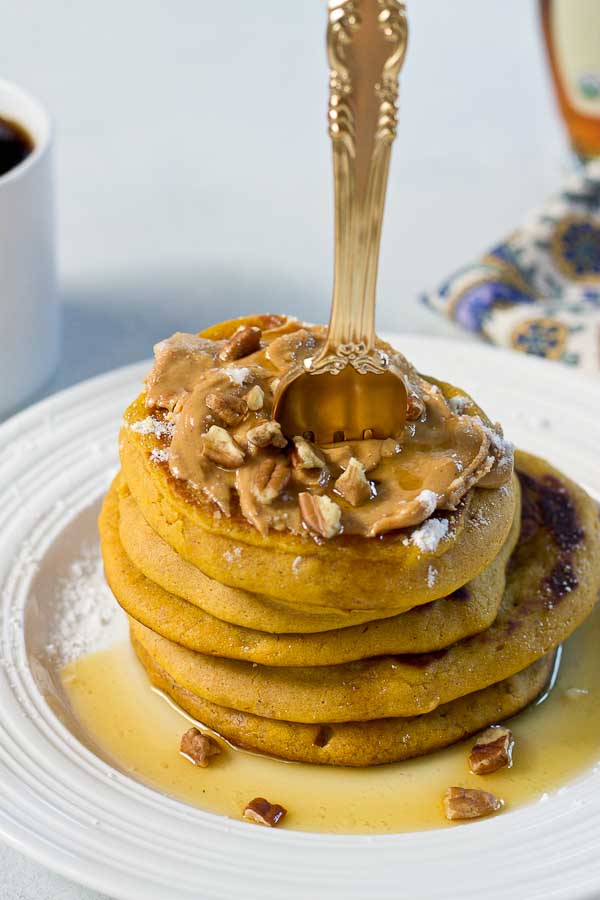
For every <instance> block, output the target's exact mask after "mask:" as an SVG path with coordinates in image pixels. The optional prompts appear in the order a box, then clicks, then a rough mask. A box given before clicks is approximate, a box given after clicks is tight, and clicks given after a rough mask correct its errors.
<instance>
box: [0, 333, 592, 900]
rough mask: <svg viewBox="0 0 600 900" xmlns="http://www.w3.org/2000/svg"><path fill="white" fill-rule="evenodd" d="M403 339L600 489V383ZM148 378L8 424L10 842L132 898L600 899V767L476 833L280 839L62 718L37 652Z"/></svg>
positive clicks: (5, 818)
mask: <svg viewBox="0 0 600 900" xmlns="http://www.w3.org/2000/svg"><path fill="white" fill-rule="evenodd" d="M392 340H393V341H394V343H395V344H396V346H398V347H400V348H401V349H402V350H403V351H404V352H405V353H406V355H407V356H408V357H409V358H410V359H411V360H413V361H414V362H415V363H416V364H417V366H418V367H419V368H420V369H421V370H422V371H425V372H428V373H430V374H432V375H439V376H440V377H443V378H444V379H446V380H449V381H453V382H455V383H457V384H460V385H462V386H463V387H465V388H466V389H467V390H470V391H472V392H473V394H474V395H475V396H476V398H477V400H478V401H479V402H481V404H482V406H483V407H484V408H485V409H486V410H487V411H488V412H489V413H490V415H492V416H493V417H495V418H498V419H499V420H501V421H502V422H503V424H504V426H505V430H506V432H507V434H508V435H509V436H510V437H511V438H512V439H513V440H515V442H516V443H518V444H519V445H520V446H522V447H524V448H525V449H528V450H531V451H533V452H535V453H539V454H541V455H545V456H547V457H548V458H549V459H550V460H551V461H552V462H553V463H555V464H556V465H557V466H559V467H560V468H562V469H564V471H565V472H566V473H567V474H569V475H571V476H572V477H573V478H576V479H578V480H579V481H580V482H582V483H583V484H584V485H585V486H586V487H587V488H588V489H589V490H590V491H591V492H592V493H594V494H595V495H596V496H597V497H598V496H600V382H598V381H595V380H593V379H586V378H584V377H583V376H578V375H577V374H576V373H574V372H571V371H569V370H566V369H564V368H562V367H560V366H558V365H551V364H547V363H544V362H541V361H538V360H535V359H530V358H526V357H522V356H518V355H511V354H509V353H506V352H503V351H497V350H492V349H490V348H487V347H483V346H480V345H467V344H462V343H457V342H453V341H447V340H440V339H427V338H421V337H410V336H409V337H403V338H401V337H398V336H396V337H395V338H394V337H392ZM146 370H147V365H146V364H141V365H136V366H132V367H129V368H126V369H121V370H119V371H117V372H114V373H112V374H110V375H106V376H102V377H100V378H96V379H94V380H92V381H89V382H86V383H84V384H82V385H79V386H77V387H75V388H72V389H70V390H68V391H65V392H63V393H62V394H59V395H57V396H55V397H52V398H50V399H49V400H46V401H45V402H43V403H41V404H39V405H38V406H36V407H33V408H32V409H30V410H27V411H26V412H24V413H22V414H21V415H19V416H17V417H16V418H14V419H12V420H11V421H9V422H7V423H6V424H5V425H3V426H2V427H1V428H0V534H1V535H2V540H1V544H0V584H1V585H2V594H1V607H0V629H1V644H0V662H1V664H2V665H1V667H0V835H1V836H2V837H3V838H4V840H6V841H8V842H9V843H10V844H12V845H13V846H14V847H16V848H17V849H19V850H21V851H23V852H25V853H27V854H29V855H30V856H32V857H34V858H35V859H36V860H38V861H39V862H41V863H44V864H45V865H47V866H48V867H50V868H52V869H55V870H57V871H59V872H61V873H62V874H64V875H66V876H68V877H70V878H72V879H74V880H76V881H79V882H81V883H84V884H87V885H89V886H92V887H94V888H96V889H98V890H101V891H104V892H106V893H107V894H109V895H111V896H114V897H116V898H123V900H130V898H144V900H183V898H195V900H202V898H207V900H208V898H209V900H221V898H222V900H232V898H234V897H240V898H244V900H280V898H281V897H285V898H286V900H293V898H301V900H312V898H316V897H327V898H328V900H342V898H343V900H352V898H357V900H358V898H360V900H367V898H369V900H370V898H377V900H387V898H389V900H400V898H410V900H438V898H439V900H442V898H443V900H448V898H449V897H459V896H460V897H461V898H464V900H467V898H475V897H476V898H477V900H481V898H482V897H485V898H486V900H506V898H507V897H510V898H513V900H514V898H527V900H537V898H544V900H548V898H565V900H567V898H568V900H584V898H590V900H591V898H597V897H598V896H600V853H599V852H598V835H599V834H600V766H597V767H596V769H594V770H593V771H590V772H587V773H585V774H584V775H582V776H581V777H580V778H579V779H578V780H577V781H576V782H573V783H572V784H570V785H568V786H567V787H566V788H563V789H561V790H560V791H557V792H556V794H555V795H553V796H551V797H550V798H549V799H548V800H547V802H545V803H537V804H535V805H532V806H529V807H526V808H524V809H520V810H517V811H515V812H507V813H505V814H503V815H502V816H498V817H496V818H494V819H491V820H488V821H482V822H478V823H474V824H471V825H469V826H467V827H461V828H453V829H446V830H439V831H430V832H421V833H416V834H401V835H381V836H348V837H345V836H336V835H323V834H308V833H300V832H294V831H287V830H286V831H276V830H273V831H270V830H269V831H268V830H266V829H265V830H263V829H260V828H255V827H251V826H249V825H247V824H245V823H243V822H237V821H232V820H228V819H225V818H221V817H218V816H215V815H212V814H208V813H204V812H202V811H200V810H198V809H194V808H192V807H188V806H186V805H185V804H182V803H180V802H178V801H175V800H173V799H171V798H169V797H165V796H163V795H162V794H160V793H158V792H156V791H153V790H151V789H149V788H148V787H146V786H144V785H142V784H139V783H137V782H136V781H134V780H132V779H131V778H129V777H126V776H125V775H122V774H121V773H119V772H117V771H116V770H114V769H112V768H111V767H110V766H109V765H107V764H106V763H105V762H103V761H102V760H101V759H100V758H99V757H98V756H96V755H95V754H94V753H93V752H91V751H90V750H88V749H87V748H86V747H85V746H84V745H83V744H82V743H80V742H79V740H78V739H77V737H76V735H75V734H74V733H73V732H72V731H71V730H69V728H68V727H67V726H66V725H65V724H63V723H62V722H61V720H60V719H59V718H58V717H57V716H56V715H55V714H54V713H53V712H52V710H51V708H50V706H49V705H48V703H47V702H46V700H45V699H44V694H45V692H46V687H47V678H48V677H52V673H51V672H50V675H49V674H48V672H47V671H46V670H45V669H43V668H41V667H40V666H39V665H38V664H37V662H36V653H37V649H38V648H39V646H40V644H41V643H43V641H44V640H45V639H46V635H47V631H48V627H49V625H48V621H47V619H48V616H49V615H50V614H51V612H52V602H51V598H52V596H53V594H54V593H55V592H56V579H57V577H58V575H59V573H60V571H61V570H62V568H64V566H65V564H66V563H67V562H68V561H69V559H74V558H76V557H77V554H78V553H79V552H80V550H81V544H82V542H83V541H85V540H89V539H90V537H91V532H92V530H93V527H94V526H93V521H94V516H93V513H94V512H95V509H96V507H97V503H98V500H99V498H100V496H101V494H102V493H103V491H104V490H105V487H106V485H107V483H108V480H109V478H110V476H111V474H112V473H113V472H114V471H115V469H116V466H117V429H118V425H119V421H120V418H121V414H122V411H123V409H124V408H125V406H126V405H127V404H128V402H129V401H130V400H131V399H132V398H133V396H134V395H135V394H136V392H137V391H138V389H139V385H140V382H141V379H142V376H143V374H144V373H145V371H146ZM61 567H62V568H61ZM573 740H577V735H573ZM598 756H599V759H600V747H599V749H598Z"/></svg>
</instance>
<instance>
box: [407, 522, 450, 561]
mask: <svg viewBox="0 0 600 900" xmlns="http://www.w3.org/2000/svg"><path fill="white" fill-rule="evenodd" d="M447 533H448V520H447V519H428V520H427V521H426V522H424V523H423V525H421V527H420V528H416V529H415V530H414V531H413V533H412V534H411V536H410V542H411V544H414V545H415V547H418V548H419V550H420V551H421V552H422V553H434V552H435V551H436V550H437V548H438V546H439V544H440V541H441V540H442V539H443V538H444V537H445V536H446V535H447Z"/></svg>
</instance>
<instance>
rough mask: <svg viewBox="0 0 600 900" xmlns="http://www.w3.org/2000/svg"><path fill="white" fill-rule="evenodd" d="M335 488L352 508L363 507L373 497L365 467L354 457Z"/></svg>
mask: <svg viewBox="0 0 600 900" xmlns="http://www.w3.org/2000/svg"><path fill="white" fill-rule="evenodd" d="M334 487H335V489H336V491H337V492H338V494H341V495H342V497H343V498H344V500H347V501H348V503H350V505H351V506H361V505H362V504H363V503H366V502H367V500H368V499H369V498H370V496H371V484H370V482H369V481H368V480H367V476H366V475H365V467H364V466H363V464H362V463H361V462H360V460H358V459H356V457H354V456H352V457H351V458H350V461H349V463H348V465H347V466H346V468H345V470H344V472H343V473H342V474H341V475H340V477H339V478H338V479H337V481H336V482H335V485H334Z"/></svg>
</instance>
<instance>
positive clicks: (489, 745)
mask: <svg viewBox="0 0 600 900" xmlns="http://www.w3.org/2000/svg"><path fill="white" fill-rule="evenodd" d="M512 748H513V736H512V731H510V730H509V729H508V728H504V727H503V726H501V725H492V726H491V727H490V728H486V730H485V731H484V732H483V733H482V734H480V735H479V737H478V738H477V741H476V742H475V745H474V746H473V749H472V750H471V753H470V754H469V769H470V770H471V772H472V773H473V775H489V774H490V773H491V772H496V771H497V770H498V769H502V768H503V766H510V765H511V763H512Z"/></svg>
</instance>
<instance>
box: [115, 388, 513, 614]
mask: <svg viewBox="0 0 600 900" xmlns="http://www.w3.org/2000/svg"><path fill="white" fill-rule="evenodd" d="M146 415H147V410H146V408H145V406H144V400H143V396H141V397H138V399H137V400H136V401H134V403H132V405H131V406H130V407H129V408H128V410H127V411H126V414H125V421H126V426H125V427H123V428H122V430H121V437H120V451H121V464H122V467H123V473H124V476H125V479H126V481H127V485H128V487H129V490H130V491H131V494H132V496H133V497H134V499H135V501H136V503H137V506H138V508H139V510H140V512H141V513H142V515H143V517H144V519H145V520H146V522H147V523H148V524H149V525H150V526H151V527H152V528H153V530H154V531H155V532H156V533H157V534H158V535H160V537H161V538H162V539H163V540H164V541H166V543H167V544H169V545H170V546H171V547H172V548H173V549H174V550H175V551H176V552H177V553H178V554H179V555H180V556H181V557H182V558H183V559H185V560H187V561H188V562H190V563H192V565H195V566H197V567H198V568H199V569H201V570H202V571H203V572H204V573H205V574H206V575H208V576H209V577H210V578H213V579H215V580H216V581H219V582H221V583H222V584H227V585H230V586H231V587H238V588H243V589H245V590H248V591H251V592H253V593H256V594H262V595H266V596H268V597H274V598H275V599H278V600H282V601H283V602H285V603H289V602H290V600H291V599H292V597H293V598H294V601H296V600H297V601H298V603H299V604H300V605H301V606H302V607H305V606H306V605H309V606H310V605H314V606H315V607H319V606H326V607H330V608H336V609H345V610H351V609H371V610H372V609H386V608H387V609H393V610H395V611H398V610H402V609H410V608H411V607H413V606H418V605H420V604H422V603H429V602H431V601H432V600H437V599H439V598H440V597H445V596H448V595H449V594H451V593H452V592H453V591H455V590H457V588H459V587H462V585H464V584H466V582H467V581H471V580H472V579H473V578H475V576H476V575H478V574H479V573H480V572H482V571H483V570H484V569H485V568H486V567H487V566H488V565H489V564H490V563H491V562H492V560H494V559H495V558H496V556H498V553H499V552H500V550H501V549H502V546H503V545H504V543H505V541H506V539H507V537H508V534H509V532H510V528H511V525H512V522H513V518H514V512H515V508H516V489H515V482H514V480H513V482H512V483H511V484H508V485H504V486H503V487H501V488H497V489H487V490H486V489H478V488H474V489H473V490H471V491H470V492H469V493H468V494H467V496H466V498H465V499H464V501H461V503H460V505H459V507H458V509H457V510H456V511H455V512H445V513H441V512H438V513H437V514H436V516H437V517H438V518H447V519H448V521H449V531H448V535H447V536H446V537H445V538H444V539H443V540H442V541H441V542H440V543H439V545H438V547H437V548H436V549H435V550H434V551H433V552H423V551H421V550H420V549H419V548H418V547H417V546H415V545H414V544H413V543H411V540H410V539H411V534H412V530H411V529H404V530H401V531H397V532H392V533H390V534H384V535H382V536H380V537H378V538H363V537H360V536H354V535H340V536H339V537H335V538H331V539H330V540H327V541H321V542H319V541H317V540H315V539H314V537H312V536H310V535H308V534H307V535H305V536H302V535H294V534H291V533H283V532H275V531H272V532H269V534H268V535H266V536H263V535H261V534H260V533H259V532H258V531H257V530H256V529H255V528H253V527H252V526H251V525H249V524H248V523H247V522H246V521H245V520H241V519H235V518H233V517H232V518H227V517H225V516H222V517H220V518H218V517H215V516H214V515H213V511H212V508H209V507H208V505H207V503H206V502H204V503H203V502H201V500H200V499H198V497H197V496H196V495H193V494H192V493H191V492H190V490H189V489H188V488H186V486H185V485H184V483H183V482H181V481H179V480H178V479H175V478H173V476H172V475H171V474H170V473H169V470H168V467H167V466H166V464H165V463H160V462H159V463H157V462H155V461H153V460H152V459H151V453H152V451H153V450H157V449H160V442H159V439H158V438H156V437H155V436H154V435H146V434H139V433H138V432H136V431H133V430H132V428H131V427H130V426H131V425H132V424H135V423H136V422H140V421H142V420H143V419H144V418H145V417H146ZM432 566H433V567H434V568H435V580H431V579H428V574H429V572H430V568H431V567H432Z"/></svg>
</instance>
